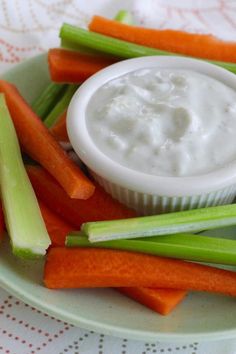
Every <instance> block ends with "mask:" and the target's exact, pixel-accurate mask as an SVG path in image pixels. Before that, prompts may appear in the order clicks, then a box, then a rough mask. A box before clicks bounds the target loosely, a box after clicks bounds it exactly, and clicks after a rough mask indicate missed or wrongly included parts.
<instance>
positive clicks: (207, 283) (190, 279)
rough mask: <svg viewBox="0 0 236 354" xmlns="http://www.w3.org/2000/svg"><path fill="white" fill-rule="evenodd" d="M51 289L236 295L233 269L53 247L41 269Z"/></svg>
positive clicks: (91, 250)
mask: <svg viewBox="0 0 236 354" xmlns="http://www.w3.org/2000/svg"><path fill="white" fill-rule="evenodd" d="M44 283H45V285H46V287H48V288H52V289H60V288H96V287H150V288H171V289H180V290H181V289H182V290H199V291H210V292H219V293H223V294H226V295H232V296H236V272H232V271H229V270H224V269H219V268H214V267H210V266H206V265H201V264H198V263H191V262H186V261H181V260H176V259H171V258H164V257H157V256H152V255H147V254H143V253H134V252H127V251H118V250H107V249H102V248H101V249H97V248H89V249H88V248H73V249H72V248H71V249H67V248H64V247H59V248H52V249H50V250H49V252H48V255H47V260H46V265H45V271H44Z"/></svg>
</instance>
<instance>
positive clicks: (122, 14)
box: [114, 10, 134, 25]
mask: <svg viewBox="0 0 236 354" xmlns="http://www.w3.org/2000/svg"><path fill="white" fill-rule="evenodd" d="M114 20H116V21H118V22H121V23H125V24H126V25H133V24H134V19H133V16H132V14H131V13H130V12H129V11H126V10H120V11H119V12H118V13H117V14H116V16H115V17H114Z"/></svg>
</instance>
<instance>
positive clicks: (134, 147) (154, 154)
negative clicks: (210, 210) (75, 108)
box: [86, 68, 236, 176]
mask: <svg viewBox="0 0 236 354" xmlns="http://www.w3.org/2000/svg"><path fill="white" fill-rule="evenodd" d="M86 124H87V128H88V132H89V134H90V136H91V138H92V140H93V141H94V143H95V144H96V145H97V147H98V149H99V150H100V151H101V152H103V153H104V154H105V155H107V156H108V157H109V158H111V159H112V160H114V161H116V162H118V163H120V164H121V165H123V166H126V167H127V168H129V169H134V170H137V171H140V172H144V173H147V174H152V175H157V176H194V175H202V174H206V173H209V172H211V171H214V170H216V169H219V168H220V167H223V166H225V165H226V164H229V163H230V162H232V161H233V160H235V159H236V92H235V91H234V90H233V89H232V88H230V87H228V86H226V85H225V84H223V83H222V82H220V81H217V80H215V79H213V78H211V77H209V76H206V75H203V74H200V73H198V72H195V71H190V70H179V69H171V70H168V69H161V70H160V69H159V68H150V69H149V68H147V69H142V70H137V71H133V72H131V73H128V74H125V75H123V76H120V77H118V78H116V79H113V80H111V81H109V82H107V83H106V84H105V85H103V86H102V87H100V88H99V89H98V90H97V91H96V92H95V94H94V95H93V96H92V98H91V100H90V102H89V105H88V108H87V112H86Z"/></svg>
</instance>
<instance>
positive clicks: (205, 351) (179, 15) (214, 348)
mask: <svg viewBox="0 0 236 354" xmlns="http://www.w3.org/2000/svg"><path fill="white" fill-rule="evenodd" d="M122 8H125V9H129V10H131V11H132V12H133V14H134V16H135V19H136V21H137V23H141V24H142V25H143V26H149V27H158V28H179V29H182V30H185V31H192V32H202V33H213V34H215V35H217V36H218V37H221V38H224V39H233V40H235V38H236V1H234V0H182V1H178V0H145V1H143V0H125V1H124V0H90V1H84V0H1V1H0V73H2V72H4V71H6V70H8V69H10V68H11V67H13V66H14V65H16V64H17V63H19V62H21V61H22V60H24V59H26V58H28V57H31V56H34V55H37V54H39V53H42V52H44V51H46V50H47V49H48V48H49V47H55V46H57V45H58V43H59V40H58V28H59V27H60V25H61V23H62V22H69V23H73V24H77V25H79V26H84V27H85V26H86V25H87V23H88V21H89V19H90V18H91V16H92V15H93V14H95V13H96V14H102V15H105V16H108V17H113V16H114V15H115V14H116V12H117V11H118V10H120V9H122ZM0 271H1V270H0ZM1 353H6V354H7V353H8V354H34V353H41V354H49V353H50V354H60V353H63V354H64V353H67V354H77V353H78V354H85V353H86V354H150V353H173V354H235V353H236V339H235V340H233V339H232V340H226V341H219V342H210V343H200V342H193V343H168V344H167V343H165V344H163V343H145V342H139V341H133V340H127V339H125V338H124V339H119V338H113V337H110V336H104V335H102V334H96V333H93V332H90V331H85V330H83V329H80V328H76V327H73V326H71V325H68V324H66V323H63V322H61V321H58V320H56V319H53V318H51V317H49V316H47V315H46V314H43V313H41V312H39V311H37V310H36V309H33V308H31V307H29V306H28V305H27V304H24V303H22V302H21V301H19V300H17V299H16V298H15V297H12V296H11V295H10V294H8V293H7V292H6V291H5V290H3V289H0V354H1Z"/></svg>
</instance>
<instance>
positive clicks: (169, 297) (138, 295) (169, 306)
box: [117, 288, 187, 315]
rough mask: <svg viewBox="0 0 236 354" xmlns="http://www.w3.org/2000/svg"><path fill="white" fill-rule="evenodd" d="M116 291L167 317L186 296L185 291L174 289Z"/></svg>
mask: <svg viewBox="0 0 236 354" xmlns="http://www.w3.org/2000/svg"><path fill="white" fill-rule="evenodd" d="M117 290H118V291H120V292H121V293H122V294H124V295H127V296H128V297H130V298H131V299H134V300H136V301H137V302H139V303H141V304H143V305H145V306H147V307H149V308H150V309H152V310H154V311H156V312H158V313H160V314H161V315H168V314H169V313H170V312H171V311H172V310H173V309H174V308H175V307H176V306H177V305H178V304H179V303H180V301H182V300H183V299H184V297H185V296H186V294H187V291H185V290H175V289H156V288H118V289H117Z"/></svg>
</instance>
